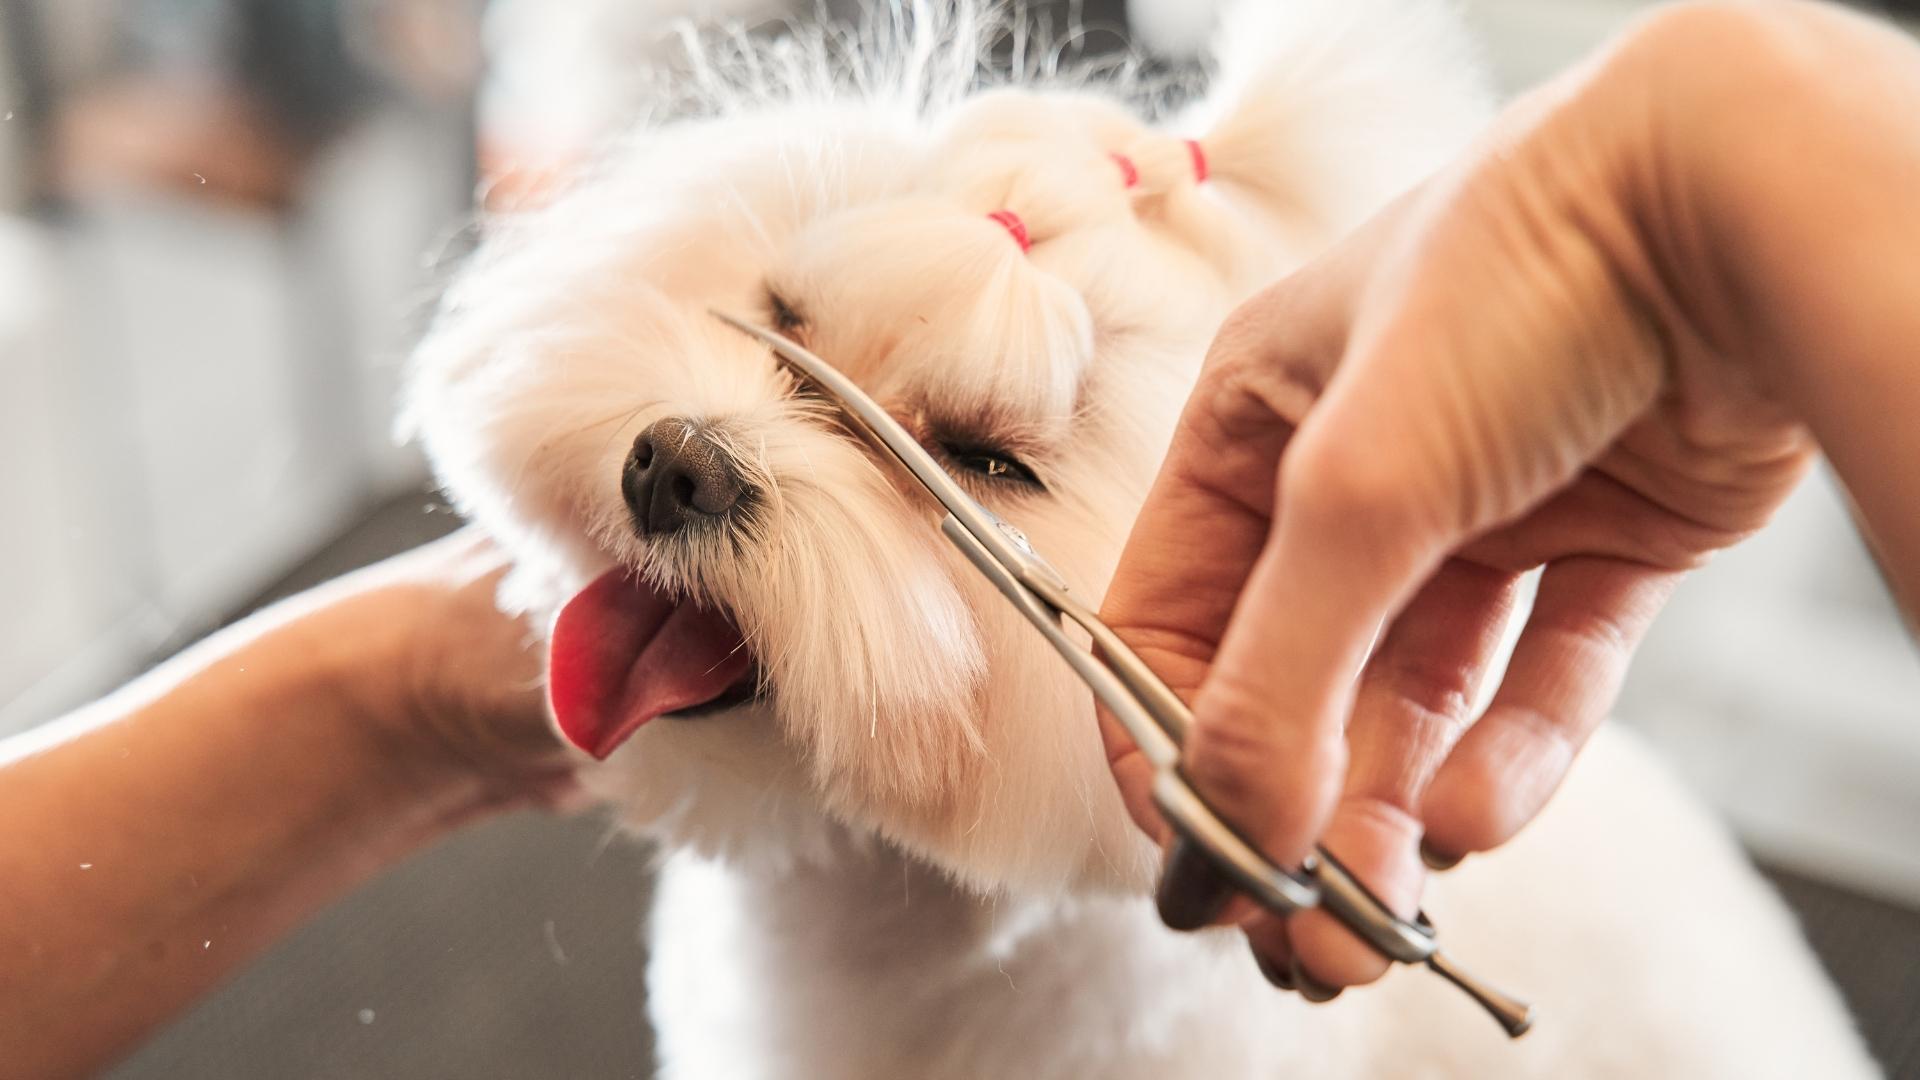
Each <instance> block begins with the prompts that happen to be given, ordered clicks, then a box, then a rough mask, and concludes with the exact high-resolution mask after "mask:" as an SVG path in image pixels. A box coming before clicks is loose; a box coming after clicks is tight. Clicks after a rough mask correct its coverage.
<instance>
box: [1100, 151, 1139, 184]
mask: <svg viewBox="0 0 1920 1080" xmlns="http://www.w3.org/2000/svg"><path fill="white" fill-rule="evenodd" d="M1107 156H1108V157H1110V158H1112V159H1113V163H1114V164H1115V165H1117V166H1119V168H1120V182H1121V183H1122V184H1124V185H1125V186H1127V187H1133V186H1135V185H1137V184H1139V183H1140V170H1139V169H1137V168H1134V165H1133V159H1132V158H1130V157H1128V156H1127V155H1125V154H1108V155H1107Z"/></svg>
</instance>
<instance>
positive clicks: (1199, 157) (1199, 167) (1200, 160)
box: [1187, 139, 1207, 184]
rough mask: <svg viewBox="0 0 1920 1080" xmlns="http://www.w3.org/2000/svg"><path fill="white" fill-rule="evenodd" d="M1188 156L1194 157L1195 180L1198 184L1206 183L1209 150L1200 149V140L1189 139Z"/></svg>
mask: <svg viewBox="0 0 1920 1080" xmlns="http://www.w3.org/2000/svg"><path fill="white" fill-rule="evenodd" d="M1187 156H1188V157H1191V158H1192V159H1193V182H1194V183H1196V184H1204V183H1206V182H1207V152H1206V151H1205V150H1202V149H1200V140H1198V139H1188V140H1187Z"/></svg>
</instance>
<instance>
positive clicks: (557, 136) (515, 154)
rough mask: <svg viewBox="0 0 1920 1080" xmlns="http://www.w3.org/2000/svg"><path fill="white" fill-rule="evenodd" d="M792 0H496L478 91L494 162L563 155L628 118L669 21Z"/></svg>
mask: <svg viewBox="0 0 1920 1080" xmlns="http://www.w3.org/2000/svg"><path fill="white" fill-rule="evenodd" d="M799 6H800V5H798V4H794V3H790V2H788V0H570V2H568V3H553V2H552V0H496V2H495V3H494V4H493V5H492V6H491V7H490V8H489V9H488V12H487V18H486V26H485V30H484V47H485V49H486V53H487V56H488V59H489V70H488V75H487V79H486V83H485V85H484V87H483V88H482V91H481V96H480V129H481V138H482V144H483V145H482V156H483V158H484V159H486V160H487V161H488V162H489V163H490V164H492V165H496V166H504V165H507V164H522V163H527V162H532V163H535V166H534V167H537V168H543V167H547V165H548V163H556V162H558V163H566V162H571V161H573V160H576V159H577V158H578V157H579V156H580V155H581V154H583V153H584V152H585V151H586V150H587V149H589V148H591V147H592V146H593V145H595V144H596V143H598V142H599V141H600V140H601V139H602V138H603V137H605V136H606V135H608V134H609V133H611V132H613V131H615V130H616V129H618V128H621V127H624V126H626V125H627V124H629V123H631V122H632V120H633V118H634V115H635V109H636V107H637V106H638V105H639V101H638V98H637V94H638V91H639V89H640V88H641V87H642V86H643V85H644V82H645V80H644V75H645V72H646V68H647V65H648V63H649V62H650V61H654V60H659V59H663V58H665V57H666V56H667V55H669V53H670V49H671V45H672V41H673V36H674V32H675V26H676V24H678V23H681V22H683V21H685V22H690V23H700V22H710V21H727V20H754V19H758V18H763V17H766V16H770V15H776V14H780V13H783V12H787V11H789V10H791V9H794V8H797V7H799Z"/></svg>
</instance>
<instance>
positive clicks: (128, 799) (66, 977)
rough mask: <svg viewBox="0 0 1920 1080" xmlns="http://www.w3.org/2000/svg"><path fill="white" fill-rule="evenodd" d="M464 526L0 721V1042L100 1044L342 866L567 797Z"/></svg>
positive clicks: (316, 893) (79, 1061)
mask: <svg viewBox="0 0 1920 1080" xmlns="http://www.w3.org/2000/svg"><path fill="white" fill-rule="evenodd" d="M502 565H503V564H502V560H501V557H500V556H499V554H498V553H497V552H496V551H494V550H493V549H492V548H491V546H490V545H488V544H487V543H485V542H484V541H482V540H480V539H479V538H478V537H477V536H475V535H473V534H470V533H469V534H461V535H459V536H456V537H453V538H450V539H448V540H446V541H441V542H439V543H437V544H433V545H429V546H428V547H426V548H423V549H421V550H419V551H416V552H412V553H409V554H408V555H404V556H401V557H400V558H398V559H395V560H392V561H389V562H388V563H384V564H382V565H380V566H378V567H375V568H373V569H371V570H368V571H363V572H361V573H360V574H357V575H353V576H350V577H348V578H345V579H342V580H341V581H338V582H335V583H333V584H331V585H328V586H325V587H323V588H321V589H319V590H316V591H314V592H312V593H308V594H306V595H303V596H300V597H296V598H294V599H293V600H290V601H287V602H286V603H284V604H281V605H278V606H276V607H274V608H271V609H268V610H267V611H264V612H261V613H260V614H258V615H255V616H253V617H251V618H249V619H247V620H244V621H242V622H241V623H239V624H236V625H235V626H233V627H230V628H228V629H227V630H224V631H222V632H220V633H219V634H216V635H215V636H213V637H212V638H210V639H208V640H207V641H205V642H203V643H201V644H200V645H198V646H195V647H194V648H192V649H190V650H188V651H187V652H186V653H184V654H182V655H181V656H179V657H177V658H176V659H174V660H172V661H169V662H168V663H167V664H166V665H164V666H162V667H161V668H159V669H157V670H156V671H154V672H152V673H150V674H149V675H147V676H145V677H143V678H142V679H140V680H137V681H136V682H134V683H133V684H131V685H129V686H128V687H126V688H125V689H123V690H121V691H120V692H118V693H116V694H114V695H113V696H111V697H109V698H107V699H105V700H103V701H101V702H98V703H96V704H94V705H92V706H89V707H87V708H85V709H82V710H80V711H79V712H78V713H76V714H74V715H73V716H70V717H68V718H66V719H64V720H61V721H58V722H56V723H55V724H52V725H48V726H47V727H46V728H44V729H40V730H37V731H34V732H29V733H27V734H26V735H22V736H17V737H15V738H14V739H13V740H10V741H8V742H5V743H0V823H4V824H3V825H0V1060H5V1061H6V1062H8V1068H9V1069H12V1070H18V1071H19V1074H20V1075H25V1076H49V1077H59V1076H75V1075H85V1074H89V1073H92V1072H94V1071H96V1070H98V1069H100V1068H101V1067H103V1066H104V1065H106V1064H108V1063H110V1062H111V1061H113V1060H115V1059H116V1058H117V1057H119V1056H120V1055H121V1054H123V1053H124V1052H125V1051H127V1050H128V1049H130V1048H131V1047H132V1046H134V1045H135V1044H137V1042H138V1041H139V1040H140V1039H141V1038H143V1037H144V1036H145V1035H146V1034H148V1033H149V1032H151V1031H152V1030H153V1029H154V1028H155V1027H157V1026H158V1025H159V1024H160V1023H162V1022H164V1021H165V1020H166V1019H168V1018H169V1017H171V1016H172V1015H174V1014H175V1013H177V1012H179V1011H180V1010H182V1009H183V1008H185V1007H186V1006H187V1005H188V1004H190V1003H191V1002H192V1001H193V1000H195V999H196V998H197V997H198V996H200V995H201V994H203V993H205V992H206V991H207V990H208V989H210V988H212V987H213V986H214V985H216V984H217V983H219V982H220V981H221V980H222V979H224V978H225V977H226V976H228V975H230V974H231V973H233V972H234V971H235V970H237V969H238V968H239V967H241V966H242V965H244V964H245V963H246V962H247V961H248V960H250V959H251V958H253V957H254V956H256V955H258V954H259V953H260V952H261V951H262V950H264V949H265V948H266V947H267V946H268V945H270V944H272V943H273V942H274V941H275V940H276V939H277V938H278V937H279V936H280V935H282V934H283V933H285V932H286V931H287V930H289V929H291V928H293V927H294V926H297V925H298V924H300V923H301V922H302V921H304V920H305V919H306V918H307V917H308V916H309V915H311V914H313V913H314V912H315V911H317V910H318V909H319V908H321V907H322V906H324V905H325V904H327V903H328V902H329V901H330V900H332V899H333V898H335V897H337V896H339V895H341V894H342V893H344V892H346V891H347V890H349V889H351V888H353V887H354V886H355V885H357V884H359V883H360V882H362V881H365V880H366V879H368V878H370V877H372V876H373V875H375V874H376V873H378V872H379V871H381V870H382V869H384V868H386V867H388V866H390V865H392V864H394V863H396V862H398V861H399V860H401V859H403V858H404V857H406V856H407V855H409V854H411V853H412V852H414V851H416V850H418V849H420V848H421V847H423V846H425V845H426V844H428V843H430V842H432V841H433V840H435V839H437V838H438V837H440V836H442V835H444V834H445V833H447V832H448V831H450V830H452V829H454V828H456V827H458V826H459V825H461V824H463V823H466V822H470V821H473V820H475V819H477V818H480V817H483V816H485V815H487V814H490V813H492V812H495V811H498V810H500V809H505V808H509V807H512V806H515V805H521V804H526V803H553V802H555V801H558V800H562V799H564V798H565V797H566V795H567V793H568V790H569V784H568V775H569V769H568V759H567V757H566V755H565V754H564V752H563V751H562V750H561V748H560V746H559V743H558V740H557V739H556V738H555V737H554V736H553V735H552V734H551V733H550V732H549V730H548V728H547V723H546V719H545V714H544V708H543V705H542V702H541V694H540V691H539V679H540V665H539V660H538V656H537V653H530V652H529V650H528V644H529V640H530V639H529V635H528V632H527V630H526V628H525V627H524V626H523V625H522V624H521V623H519V622H518V621H517V620H512V619H509V618H507V617H505V616H503V615H500V614H499V613H498V612H497V611H495V610H494V607H493V591H494V587H495V585H496V583H497V579H498V576H499V573H500V571H501V569H502Z"/></svg>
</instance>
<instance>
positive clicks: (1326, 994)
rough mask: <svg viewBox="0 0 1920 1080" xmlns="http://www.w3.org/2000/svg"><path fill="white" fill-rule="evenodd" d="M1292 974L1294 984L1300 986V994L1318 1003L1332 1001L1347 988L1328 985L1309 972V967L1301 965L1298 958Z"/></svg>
mask: <svg viewBox="0 0 1920 1080" xmlns="http://www.w3.org/2000/svg"><path fill="white" fill-rule="evenodd" d="M1292 975H1293V984H1294V986H1296V987H1298V988H1299V990H1300V996H1301V997H1303V998H1306V999H1307V1000H1308V1001H1311V1002H1313V1003H1314V1004H1316V1005H1317V1004H1320V1003H1321V1002H1325V1001H1332V1000H1333V999H1334V998H1337V997H1339V996H1340V992H1341V990H1343V989H1345V988H1344V987H1338V986H1328V985H1327V984H1326V983H1323V982H1321V981H1320V980H1319V979H1316V978H1314V977H1313V976H1311V975H1309V974H1307V969H1305V968H1303V967H1301V966H1300V961H1299V959H1298V958H1296V959H1295V960H1294V961H1293V971H1292Z"/></svg>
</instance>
